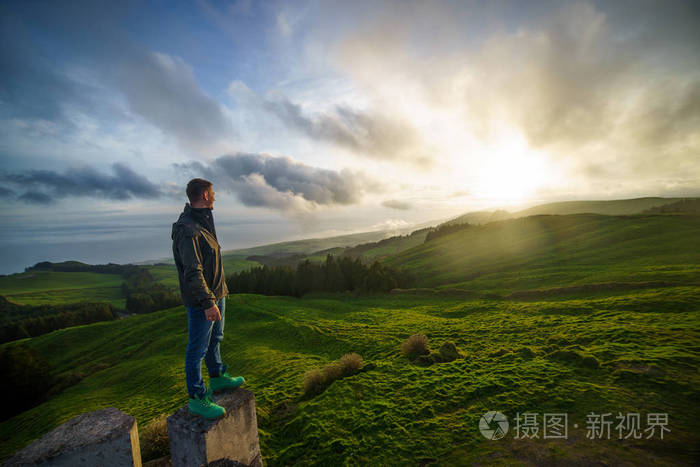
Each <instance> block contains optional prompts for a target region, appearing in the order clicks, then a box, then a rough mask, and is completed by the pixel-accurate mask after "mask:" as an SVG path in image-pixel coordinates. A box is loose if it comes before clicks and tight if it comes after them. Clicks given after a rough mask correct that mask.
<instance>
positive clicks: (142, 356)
mask: <svg viewBox="0 0 700 467" xmlns="http://www.w3.org/2000/svg"><path fill="white" fill-rule="evenodd" d="M699 308H700V288H698V287H676V288H664V289H648V290H645V291H642V292H639V291H636V292H624V293H619V294H617V295H615V296H610V297H603V298H601V297H588V298H585V297H584V298H576V299H569V300H555V301H547V300H541V301H527V302H519V301H501V300H474V299H472V300H464V299H456V298H449V297H442V298H441V297H435V296H432V295H431V296H421V295H415V296H402V295H390V294H387V295H377V296H373V297H354V296H351V295H327V296H316V297H307V298H304V299H295V298H287V297H263V296H257V295H235V296H230V297H229V300H228V303H227V309H226V328H225V333H226V337H225V339H224V341H223V344H222V354H223V358H224V360H225V361H226V362H227V363H228V364H229V365H230V372H231V373H232V374H242V375H244V376H246V378H247V383H246V387H247V388H249V389H251V390H253V391H254V392H255V395H256V399H257V404H258V424H259V433H260V441H261V450H262V454H263V457H264V461H265V463H266V464H267V465H291V464H295V465H319V464H322V465H416V464H423V465H426V464H438V465H461V464H465V465H471V463H472V462H476V461H480V462H485V463H498V464H513V463H516V464H517V463H519V464H520V465H532V464H542V463H557V464H570V463H579V464H589V463H590V462H591V461H592V460H595V461H599V462H604V463H605V464H608V465H617V464H620V463H625V462H626V463H630V464H634V463H636V462H638V460H639V459H645V462H648V463H652V464H658V463H669V464H683V463H691V462H693V460H694V459H696V458H695V457H694V455H695V454H697V453H693V452H692V451H691V449H692V447H693V446H695V447H697V446H698V443H699V442H700V434H698V432H697V430H696V428H697V420H698V417H699V416H700V408H699V406H698V405H697V400H698V396H699V395H700V393H699V390H698V387H700V375H699V374H698V372H697V368H698V366H699V365H700V355H699V354H700V347H698V342H699V338H700V331H699V330H700V314H699V313H698V311H700V309H699ZM186 329H187V322H186V314H185V310H184V308H182V307H177V308H174V309H170V310H164V311H160V312H156V313H153V314H150V315H142V316H135V317H132V318H129V319H127V320H122V321H115V322H105V323H96V324H92V325H86V326H79V327H75V328H70V329H63V330H60V331H55V332H52V333H50V334H48V335H44V336H40V337H37V338H34V339H30V340H26V341H21V342H15V343H11V344H8V345H29V346H31V347H33V348H35V349H37V350H39V351H40V352H41V353H42V354H43V355H44V356H45V357H46V358H47V359H48V360H49V363H50V366H51V370H52V371H53V372H55V373H56V374H60V373H65V372H74V373H75V375H77V378H76V379H79V378H82V380H80V381H79V382H77V383H76V384H75V385H74V386H72V387H70V388H68V389H66V390H65V391H64V392H62V393H61V394H59V395H57V396H56V397H55V398H54V399H52V400H50V401H48V402H46V403H44V404H42V405H40V406H38V407H35V408H33V409H30V410H28V411H26V412H24V413H22V414H20V415H18V416H16V417H14V418H12V419H9V420H7V421H6V422H4V423H2V424H0V441H1V443H0V445H1V448H0V449H1V451H0V458H2V459H3V460H4V459H6V458H7V457H8V456H9V455H11V453H12V452H13V451H15V450H16V449H18V448H21V447H22V446H24V445H26V444H27V443H29V442H30V441H31V440H32V439H35V438H37V437H39V436H40V435H42V434H43V433H46V432H47V431H49V430H51V429H52V428H54V427H56V426H58V425H59V424H60V423H62V422H65V421H67V420H68V419H70V418H72V417H73V416H75V415H77V414H80V413H83V412H87V411H91V410H97V409H100V408H104V407H109V406H114V407H117V408H119V409H121V410H123V411H125V412H127V413H129V414H132V415H134V416H135V417H136V418H137V420H138V424H139V426H140V427H142V426H144V425H145V424H146V423H147V422H148V421H149V420H151V419H153V418H154V417H156V416H158V415H159V414H161V413H171V412H173V411H174V410H176V409H177V408H178V407H181V406H182V405H183V404H185V403H186V392H185V381H184V351H185V345H186V341H187V338H186ZM418 332H422V333H425V334H426V335H427V336H428V337H429V338H430V341H431V345H432V347H433V348H434V349H437V347H439V346H440V345H441V344H442V343H443V342H445V341H452V342H454V343H456V345H457V347H458V348H459V350H460V351H461V352H462V353H463V354H464V355H465V356H466V358H463V359H458V360H455V361H452V362H449V363H440V364H435V365H432V366H429V367H419V366H416V365H414V364H412V363H410V362H409V361H408V360H407V359H406V358H405V357H403V356H401V353H400V347H401V343H402V342H403V340H404V339H406V338H407V337H408V336H409V335H411V334H414V333H418ZM353 351H354V352H358V353H360V354H361V355H362V356H363V357H364V359H365V365H368V364H370V363H371V364H374V365H376V367H374V368H373V369H371V370H370V371H365V372H362V373H359V374H357V375H355V376H351V377H347V378H344V379H341V380H338V381H336V382H334V383H333V384H332V385H331V386H330V387H329V388H328V389H327V390H326V391H325V392H323V393H321V394H319V395H317V396H315V397H313V398H302V397H301V389H300V388H301V384H302V376H303V374H304V372H305V371H307V370H309V369H313V368H318V367H320V366H322V365H324V364H325V363H327V362H330V361H332V360H335V359H337V358H338V357H340V356H341V355H343V354H345V353H347V352H353ZM591 362H593V363H595V364H593V365H591ZM205 374H206V371H205ZM205 379H206V376H205ZM487 410H499V411H501V412H503V413H504V414H506V416H508V417H510V420H511V424H513V417H515V415H516V413H517V412H520V413H522V412H526V411H529V412H538V413H540V414H541V413H545V412H565V413H567V414H568V417H569V439H568V440H543V439H539V440H537V439H536V440H516V439H514V438H513V433H512V430H511V432H510V433H509V434H508V435H507V436H506V438H504V439H502V440H498V441H488V440H486V439H485V438H483V437H482V436H481V434H480V433H479V431H478V428H477V426H478V422H479V418H480V416H481V415H482V414H484V413H485V412H486V411H487ZM590 412H595V413H606V412H610V413H613V414H617V413H618V412H622V413H640V414H641V416H642V417H646V414H648V413H652V412H663V413H667V414H668V415H669V425H668V428H670V429H671V432H670V433H666V434H665V437H664V440H660V439H658V434H657V436H656V437H655V438H653V439H639V440H634V439H627V440H622V441H619V440H617V434H616V432H614V431H613V439H611V440H607V439H595V440H589V439H586V436H585V435H586V429H585V426H586V415H587V414H588V413H590ZM643 420H645V419H644V418H643ZM574 423H576V424H578V426H579V428H574V426H573V425H574ZM511 426H512V425H511ZM643 427H646V425H645V424H643Z"/></svg>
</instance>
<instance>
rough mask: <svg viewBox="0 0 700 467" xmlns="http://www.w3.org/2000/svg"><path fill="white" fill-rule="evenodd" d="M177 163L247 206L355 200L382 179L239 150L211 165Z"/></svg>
mask: <svg viewBox="0 0 700 467" xmlns="http://www.w3.org/2000/svg"><path fill="white" fill-rule="evenodd" d="M174 166H175V167H176V168H177V169H178V170H180V171H183V172H187V173H188V174H189V175H191V176H199V177H204V178H207V179H209V180H211V181H212V182H213V183H214V184H215V188H216V187H220V188H223V189H225V190H227V191H231V192H234V193H236V194H237V195H238V197H239V199H240V200H241V202H242V203H243V204H245V205H247V206H264V207H273V208H277V209H284V210H304V209H310V208H312V207H313V206H314V205H325V206H331V205H348V204H353V203H356V202H358V201H359V200H360V198H361V196H362V195H363V193H365V192H377V191H381V185H380V184H379V183H377V182H375V181H372V180H371V179H368V178H367V177H365V176H363V175H362V174H360V173H356V172H352V171H349V170H347V169H343V170H340V171H334V170H327V169H321V168H317V167H312V166H309V165H306V164H303V163H300V162H297V161H294V160H293V159H291V158H289V157H274V156H268V155H264V154H244V153H239V154H235V155H225V156H221V157H219V158H217V159H215V160H214V161H213V162H212V163H211V164H209V165H204V164H202V163H201V162H191V163H188V164H174Z"/></svg>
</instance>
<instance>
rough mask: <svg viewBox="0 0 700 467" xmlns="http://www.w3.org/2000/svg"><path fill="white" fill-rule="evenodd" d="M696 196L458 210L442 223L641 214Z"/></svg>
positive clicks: (565, 202)
mask: <svg viewBox="0 0 700 467" xmlns="http://www.w3.org/2000/svg"><path fill="white" fill-rule="evenodd" d="M688 200H696V201H697V200H698V198H661V197H645V198H633V199H613V200H603V201H559V202H556V203H546V204H538V205H537V206H532V207H530V208H527V209H523V210H520V211H515V212H508V211H505V210H495V211H475V212H468V213H466V214H462V215H461V216H459V217H455V218H454V219H450V220H449V221H447V222H445V224H448V225H450V224H464V223H468V224H486V223H488V222H493V221H499V220H504V219H514V218H517V217H527V216H535V215H538V214H551V215H555V214H557V215H566V214H585V213H589V214H604V215H607V216H624V215H630V214H641V213H642V212H644V211H648V210H650V209H653V208H658V207H661V206H665V205H668V204H672V203H677V202H681V201H688Z"/></svg>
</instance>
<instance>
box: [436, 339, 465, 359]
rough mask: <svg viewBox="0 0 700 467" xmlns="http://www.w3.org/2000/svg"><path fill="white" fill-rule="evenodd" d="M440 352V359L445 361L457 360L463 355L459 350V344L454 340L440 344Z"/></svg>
mask: <svg viewBox="0 0 700 467" xmlns="http://www.w3.org/2000/svg"><path fill="white" fill-rule="evenodd" d="M438 353H439V354H440V359H441V360H442V361H443V362H451V361H452V360H456V359H458V358H459V357H461V355H460V354H459V351H458V350H457V346H456V345H454V343H452V342H445V343H443V344H442V345H441V346H440V350H438Z"/></svg>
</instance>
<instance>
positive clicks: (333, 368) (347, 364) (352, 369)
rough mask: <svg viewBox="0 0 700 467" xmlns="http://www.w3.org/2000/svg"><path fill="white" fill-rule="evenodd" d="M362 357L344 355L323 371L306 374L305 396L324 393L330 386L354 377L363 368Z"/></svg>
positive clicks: (354, 354)
mask: <svg viewBox="0 0 700 467" xmlns="http://www.w3.org/2000/svg"><path fill="white" fill-rule="evenodd" d="M362 363H363V360H362V356H361V355H359V354H357V353H355V352H352V353H348V354H345V355H343V356H342V357H340V359H338V361H336V362H331V363H329V364H328V365H326V366H324V367H323V368H321V369H313V370H309V371H307V372H306V373H304V381H303V384H302V386H303V390H304V394H307V395H313V394H320V393H322V392H323V391H324V390H325V389H326V388H327V387H328V386H330V384H331V383H332V382H333V381H335V380H337V379H341V378H345V377H347V376H352V375H354V374H355V373H357V372H359V371H360V369H361V368H362Z"/></svg>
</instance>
